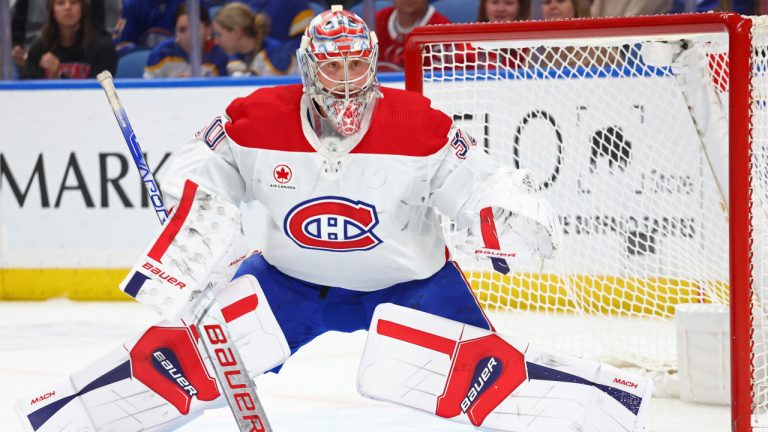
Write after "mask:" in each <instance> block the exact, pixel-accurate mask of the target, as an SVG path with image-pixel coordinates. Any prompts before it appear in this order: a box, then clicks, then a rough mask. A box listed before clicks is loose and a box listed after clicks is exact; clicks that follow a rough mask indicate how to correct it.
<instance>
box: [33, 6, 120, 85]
mask: <svg viewBox="0 0 768 432" xmlns="http://www.w3.org/2000/svg"><path fill="white" fill-rule="evenodd" d="M47 7H48V19H47V20H46V22H45V25H44V26H43V29H42V32H41V34H40V36H38V37H37V38H36V39H35V40H34V42H32V45H31V46H30V48H29V55H28V56H27V61H26V64H25V66H24V69H22V71H21V78H49V79H58V78H70V79H81V78H95V77H96V74H98V73H99V72H101V71H103V70H108V71H110V72H112V73H113V74H114V73H115V69H116V68H117V57H116V55H115V48H114V47H113V46H112V43H111V42H110V40H109V37H108V36H107V35H105V34H103V33H101V32H99V31H98V30H97V29H95V28H94V27H93V25H92V24H91V21H90V14H89V12H90V11H89V9H88V3H86V0H48V5H47Z"/></svg>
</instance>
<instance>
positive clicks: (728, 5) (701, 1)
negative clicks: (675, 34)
mask: <svg viewBox="0 0 768 432" xmlns="http://www.w3.org/2000/svg"><path fill="white" fill-rule="evenodd" d="M687 3H688V2H687V1H685V0H674V1H673V2H672V12H686V10H687V8H686V5H687ZM695 3H696V10H694V11H693V12H710V11H718V12H720V11H722V12H738V13H740V14H742V15H749V14H753V13H755V1H754V0H696V2H695Z"/></svg>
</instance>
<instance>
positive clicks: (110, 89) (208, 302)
mask: <svg viewBox="0 0 768 432" xmlns="http://www.w3.org/2000/svg"><path fill="white" fill-rule="evenodd" d="M0 1H2V0H0ZM96 79H98V81H99V84H101V86H102V88H104V92H105V93H106V94H107V100H109V104H110V106H111V107H112V112H113V113H114V114H115V119H117V124H118V126H120V131H121V132H122V133H123V138H125V143H126V144H127V145H128V148H129V149H130V151H131V156H132V157H133V161H134V163H135V164H136V168H137V169H138V170H139V175H141V179H142V181H143V182H144V186H145V188H146V189H147V194H148V195H149V199H150V202H151V203H152V206H153V208H154V209H155V213H156V214H157V217H158V219H160V223H164V222H165V221H166V219H168V212H167V211H166V209H165V203H164V202H163V197H162V195H161V193H160V188H159V187H158V186H157V182H156V181H155V177H154V176H153V175H152V171H151V170H150V169H149V165H148V164H147V161H146V159H145V158H144V154H143V153H142V151H141V147H140V146H139V142H138V140H137V139H136V134H135V133H134V131H133V127H132V126H131V123H130V122H129V121H128V116H127V115H126V113H125V109H123V106H122V104H121V103H120V99H119V98H118V96H117V89H116V88H115V84H114V81H113V80H112V74H110V73H109V71H104V72H102V73H100V74H99V75H98V76H97V77H96ZM215 303H216V298H215V296H214V294H213V290H212V289H211V286H210V285H209V286H207V287H206V288H205V290H204V291H203V295H202V296H201V300H200V302H199V303H198V304H197V307H196V308H195V309H194V310H193V311H192V314H193V316H194V321H195V325H196V326H197V327H198V328H203V329H207V328H209V327H212V326H215V327H216V328H220V329H221V331H222V332H223V334H224V337H223V338H221V337H217V339H216V340H215V341H212V340H209V339H210V338H209V336H210V335H209V334H208V332H207V331H203V332H201V333H202V334H201V336H202V337H201V340H202V342H203V348H204V349H205V351H206V353H207V354H208V359H209V360H210V362H211V365H212V366H213V369H214V371H215V373H216V376H217V377H218V379H219V384H220V386H221V388H222V390H223V393H224V395H225V396H226V399H227V403H228V404H229V408H230V409H231V410H232V414H233V416H234V417H235V421H236V422H237V426H238V428H239V429H240V431H241V432H272V427H271V426H270V424H269V421H268V420H267V416H266V412H265V411H264V407H263V406H262V404H261V401H260V400H259V397H258V394H257V393H256V385H255V384H254V383H253V381H252V380H251V379H250V378H248V374H247V371H246V370H245V367H244V366H243V362H242V357H241V356H240V353H239V352H238V351H237V347H236V346H235V345H234V344H233V343H231V342H232V338H231V337H230V335H229V332H228V331H227V328H226V322H224V320H223V318H222V317H220V316H218V317H214V316H213V315H211V314H210V313H212V312H211V311H212V310H217V311H218V308H214V307H213V306H214V305H215ZM209 312H210V313H209ZM218 315H221V314H220V313H218ZM222 339H223V340H222ZM213 345H215V346H213ZM222 349H228V350H230V352H231V353H232V355H233V356H234V358H235V360H236V361H235V363H236V364H235V365H232V364H229V363H228V364H227V368H226V370H225V369H224V367H223V366H222V365H220V364H219V363H218V362H217V359H218V358H219V356H217V355H216V352H217V350H222ZM233 372H234V373H233ZM238 375H239V377H240V380H241V381H239V382H237V380H233V379H230V377H232V376H238ZM232 381H235V382H234V383H232ZM243 381H244V382H243ZM246 397H247V398H248V399H249V400H250V401H251V402H252V403H251V404H250V405H251V406H252V408H250V409H248V410H245V411H244V410H243V409H241V406H243V405H244V406H248V405H249V404H248V403H247V400H246ZM238 399H240V401H238Z"/></svg>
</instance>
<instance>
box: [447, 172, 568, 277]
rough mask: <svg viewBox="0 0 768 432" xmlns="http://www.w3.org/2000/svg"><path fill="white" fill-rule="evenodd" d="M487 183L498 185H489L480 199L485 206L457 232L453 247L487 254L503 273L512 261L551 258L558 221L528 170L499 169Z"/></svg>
mask: <svg viewBox="0 0 768 432" xmlns="http://www.w3.org/2000/svg"><path fill="white" fill-rule="evenodd" d="M490 184H492V185H501V187H495V188H491V189H489V191H488V193H486V194H485V196H484V197H483V198H482V199H481V200H480V202H481V203H484V204H487V206H486V207H482V208H481V209H480V211H479V215H478V217H477V218H476V219H475V221H474V222H473V223H472V225H470V227H469V228H468V229H467V230H465V232H463V233H460V234H458V238H457V239H456V240H457V242H456V248H457V250H459V251H460V252H463V253H470V254H474V255H475V256H477V257H483V256H486V257H489V258H490V259H491V262H492V264H493V267H494V269H495V270H497V271H499V272H501V273H507V272H508V271H509V269H508V267H509V264H511V263H512V262H521V263H524V262H526V261H527V260H529V259H531V258H533V257H541V258H549V259H551V258H554V257H555V255H556V253H557V250H558V249H559V248H560V232H561V229H560V224H559V223H558V220H557V217H556V215H555V213H554V211H553V210H552V207H551V206H550V205H549V203H548V202H547V201H546V200H545V199H544V198H543V197H542V196H541V194H540V193H539V192H538V191H537V187H536V186H535V185H536V184H537V183H536V182H535V180H534V179H533V176H532V175H531V173H530V171H527V170H512V169H502V170H500V171H499V172H498V173H496V174H495V175H494V176H493V178H492V179H491V183H490ZM501 260H504V262H501Z"/></svg>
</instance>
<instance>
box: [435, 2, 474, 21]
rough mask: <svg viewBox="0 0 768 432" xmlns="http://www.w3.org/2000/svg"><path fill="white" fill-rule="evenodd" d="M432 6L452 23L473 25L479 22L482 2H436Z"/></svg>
mask: <svg viewBox="0 0 768 432" xmlns="http://www.w3.org/2000/svg"><path fill="white" fill-rule="evenodd" d="M432 6H434V7H435V9H437V11H438V12H440V13H441V14H443V15H445V16H446V18H448V19H449V20H451V22H455V23H471V22H475V21H477V10H478V9H479V8H480V0H435V1H433V2H432Z"/></svg>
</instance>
